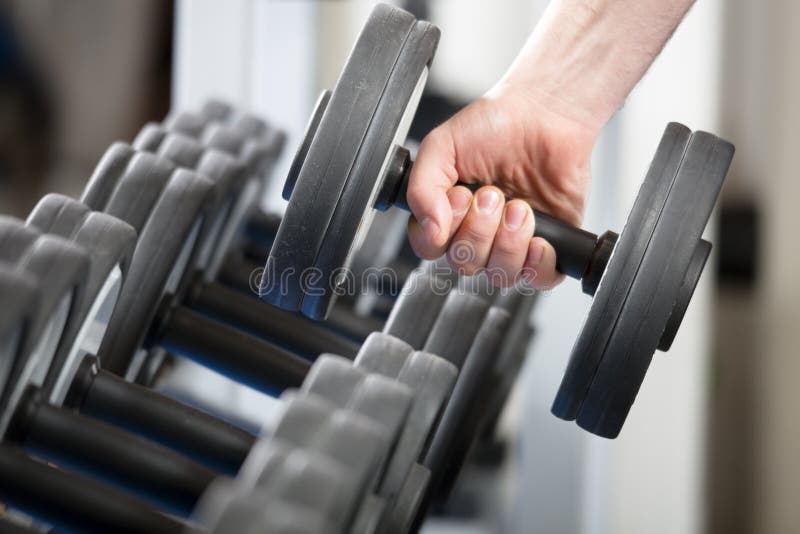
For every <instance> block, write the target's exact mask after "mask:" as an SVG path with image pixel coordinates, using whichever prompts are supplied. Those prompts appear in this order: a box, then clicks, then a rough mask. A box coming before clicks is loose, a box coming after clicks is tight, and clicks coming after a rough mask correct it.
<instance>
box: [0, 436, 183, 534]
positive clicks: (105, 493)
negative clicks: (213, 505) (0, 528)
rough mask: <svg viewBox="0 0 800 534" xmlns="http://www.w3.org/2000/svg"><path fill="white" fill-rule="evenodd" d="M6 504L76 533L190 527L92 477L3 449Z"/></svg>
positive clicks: (0, 492) (0, 461) (169, 533)
mask: <svg viewBox="0 0 800 534" xmlns="http://www.w3.org/2000/svg"><path fill="white" fill-rule="evenodd" d="M0 480H2V483H0V501H2V502H3V504H5V505H6V506H9V507H11V508H14V509H16V510H19V511H21V512H22V513H24V514H26V515H29V516H31V517H34V518H36V519H39V520H40V521H43V522H45V523H48V524H51V525H53V526H54V527H56V528H57V529H64V530H67V531H70V532H103V533H105V532H118V533H126V534H177V533H179V532H183V531H184V526H183V525H182V524H181V523H180V522H179V521H177V520H175V519H173V518H170V517H167V516H165V515H162V514H159V513H157V512H156V511H154V510H153V509H152V507H151V506H148V505H147V504H145V503H143V502H141V501H139V500H137V499H134V498H132V497H130V496H129V495H126V494H125V493H122V492H120V491H118V490H116V489H114V488H111V487H108V486H106V485H105V484H101V483H99V482H97V481H95V480H92V479H90V478H84V477H82V476H78V475H75V474H73V473H67V472H64V471H62V470H60V469H57V468H55V467H52V466H50V465H48V464H45V463H42V462H38V461H36V460H33V459H31V458H30V457H28V456H27V455H26V454H24V453H23V452H22V451H20V450H17V449H15V448H13V447H9V446H8V445H1V444H0Z"/></svg>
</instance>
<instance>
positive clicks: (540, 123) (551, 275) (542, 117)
mask: <svg viewBox="0 0 800 534" xmlns="http://www.w3.org/2000/svg"><path fill="white" fill-rule="evenodd" d="M551 101H552V100H548V99H546V98H540V97H537V96H535V95H532V94H531V92H530V91H526V92H523V91H522V90H519V89H517V88H515V87H514V86H512V85H510V84H504V85H500V86H498V87H496V88H495V89H493V90H492V91H490V92H489V93H487V95H486V96H484V97H482V98H481V99H479V100H477V101H475V102H473V103H472V104H470V105H469V106H467V107H466V108H464V109H463V110H461V111H460V112H459V113H457V114H456V115H454V116H453V117H452V118H451V119H449V120H448V121H447V122H445V123H443V124H442V125H440V126H439V127H437V128H436V129H435V130H433V131H432V132H431V133H430V134H429V135H428V136H427V137H426V138H425V139H424V140H423V142H422V144H421V145H420V149H419V153H418V156H417V159H416V162H415V163H414V166H413V168H412V170H411V176H410V179H409V186H408V194H407V199H408V204H409V207H410V208H411V211H412V213H413V215H414V216H413V217H412V218H411V220H410V222H409V231H408V233H409V240H410V242H411V245H412V247H413V248H414V251H415V252H416V253H417V255H418V256H420V257H421V258H424V259H434V258H438V257H439V256H441V255H442V254H443V253H445V251H446V252H447V254H448V260H449V262H450V265H451V266H452V268H453V269H454V270H456V271H457V272H459V273H462V274H466V275H473V274H476V273H477V272H479V271H480V270H482V269H485V270H486V272H487V274H488V275H489V278H490V279H491V280H492V282H493V283H494V284H495V285H498V286H508V285H512V284H514V283H515V282H516V281H517V280H518V279H519V277H520V276H521V277H522V278H523V279H524V280H525V281H526V282H527V283H528V284H529V285H531V286H532V287H534V288H536V289H545V288H550V287H553V286H554V285H555V284H557V283H558V282H559V281H560V280H561V278H563V277H562V275H560V274H559V273H558V272H557V271H556V270H555V265H556V253H555V250H554V249H553V247H552V246H551V245H550V244H549V243H548V242H547V241H545V240H544V239H542V238H540V237H531V236H532V235H533V231H534V227H535V224H536V223H535V218H534V216H533V212H532V209H531V206H533V207H535V208H536V209H537V210H540V211H543V212H546V213H549V214H551V215H553V216H555V217H557V218H559V219H561V220H563V221H565V222H568V223H571V224H575V225H577V224H580V222H581V219H582V214H583V208H584V201H585V198H586V193H587V190H588V186H589V181H590V157H591V152H592V148H593V146H594V143H595V139H596V137H597V135H598V133H599V128H595V127H592V126H589V125H587V124H584V123H580V122H578V121H576V120H575V118H572V117H569V116H567V114H563V113H559V112H557V111H555V109H556V108H557V107H558V106H551V105H549V102H551ZM457 181H460V182H465V183H480V184H484V186H483V187H481V188H480V189H478V190H477V191H476V192H475V193H474V195H473V193H472V192H470V191H469V189H467V188H466V187H463V186H455V187H454V185H455V183H456V182H457ZM504 195H505V196H507V197H508V198H511V199H513V200H509V201H508V202H505V201H504Z"/></svg>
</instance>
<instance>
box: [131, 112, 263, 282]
mask: <svg viewBox="0 0 800 534" xmlns="http://www.w3.org/2000/svg"><path fill="white" fill-rule="evenodd" d="M133 147H134V148H135V149H137V150H142V151H147V152H152V153H155V154H157V155H159V156H161V157H163V158H166V159H168V160H170V161H171V162H172V163H174V164H175V165H177V166H178V167H181V168H185V169H189V170H192V171H196V172H197V173H199V174H201V175H203V176H205V177H206V178H208V179H209V180H211V181H212V182H214V186H215V188H216V190H217V205H216V206H215V207H214V208H213V210H214V211H215V212H216V213H215V215H214V217H213V221H212V223H211V227H210V230H209V233H208V237H207V239H206V241H205V245H204V247H203V250H202V251H201V252H200V258H199V260H198V261H199V264H200V266H201V267H202V268H203V269H206V270H211V271H213V273H209V275H208V276H207V279H213V278H214V277H215V275H216V271H217V269H218V267H219V265H220V264H221V263H222V261H223V259H224V256H225V253H226V252H227V250H228V246H229V244H230V241H231V240H232V238H233V235H234V234H235V232H236V230H237V229H238V228H239V226H240V225H241V223H242V221H241V219H242V215H243V213H244V212H245V210H244V209H241V208H237V204H239V203H246V204H247V205H248V206H249V205H250V203H252V202H253V200H252V199H251V198H248V196H247V195H245V194H244V189H245V187H246V185H247V181H248V179H249V176H248V175H247V173H246V172H245V168H244V166H243V165H241V164H240V163H239V162H238V160H237V159H236V158H234V157H233V156H232V155H231V154H228V153H225V152H222V151H219V150H216V149H214V148H210V147H206V146H205V145H203V144H201V143H200V142H199V141H197V140H196V139H194V138H192V137H189V136H186V135H183V134H180V133H176V132H170V131H169V130H167V129H166V128H165V127H163V126H160V125H157V124H154V123H150V124H147V125H146V126H145V127H144V128H143V129H142V130H141V132H139V135H138V136H137V137H136V139H135V140H134V142H133Z"/></svg>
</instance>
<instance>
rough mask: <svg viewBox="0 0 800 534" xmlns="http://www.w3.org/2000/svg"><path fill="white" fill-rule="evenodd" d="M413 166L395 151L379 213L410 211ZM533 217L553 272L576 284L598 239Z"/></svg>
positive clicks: (560, 223)
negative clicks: (551, 258) (551, 251)
mask: <svg viewBox="0 0 800 534" xmlns="http://www.w3.org/2000/svg"><path fill="white" fill-rule="evenodd" d="M413 165H414V162H413V161H411V156H410V154H409V152H408V150H407V149H405V148H403V147H395V149H394V154H393V156H392V159H391V161H390V164H389V169H388V171H387V173H386V182H385V184H384V186H383V190H382V191H381V193H380V194H379V195H378V201H377V202H376V205H375V207H376V208H377V209H381V210H382V209H386V208H387V207H389V206H391V205H394V206H397V207H400V208H402V209H405V210H409V211H410V208H409V206H408V201H407V200H406V193H407V192H408V177H409V174H410V172H411V168H412V167H413ZM458 185H462V186H464V187H467V188H469V189H470V190H471V191H475V190H477V189H478V188H479V187H481V184H465V183H461V182H459V183H458ZM533 213H534V215H535V217H536V228H535V230H534V232H533V235H534V236H537V237H542V238H544V239H546V240H547V242H548V243H550V244H551V245H552V246H553V248H554V249H555V251H556V269H558V271H559V272H561V273H563V274H565V275H567V276H569V277H570V278H575V279H578V280H580V279H581V278H583V276H584V274H586V272H587V271H588V270H589V268H590V263H591V261H592V254H593V253H594V250H595V248H597V243H598V239H597V235H595V234H593V233H591V232H587V231H586V230H583V229H581V228H577V227H575V226H572V225H571V224H567V223H565V222H563V221H560V220H558V219H556V218H555V217H553V216H551V215H548V214H547V213H543V212H541V211H538V210H534V211H533Z"/></svg>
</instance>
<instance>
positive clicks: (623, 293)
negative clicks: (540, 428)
mask: <svg viewBox="0 0 800 534" xmlns="http://www.w3.org/2000/svg"><path fill="white" fill-rule="evenodd" d="M690 135H691V132H690V131H689V129H688V128H686V127H685V126H683V125H680V124H676V123H670V124H668V125H667V128H666V130H665V131H664V134H663V136H662V137H661V141H660V143H659V145H658V148H657V149H656V153H655V156H654V157H653V161H652V162H651V163H650V168H649V169H648V171H647V175H646V176H645V179H644V181H643V182H642V185H641V186H640V188H639V193H638V194H637V196H636V201H635V202H634V204H633V207H632V209H631V211H630V214H629V215H628V220H627V222H626V223H625V227H624V229H623V231H622V233H621V234H620V236H619V239H618V240H617V243H616V246H615V247H614V251H613V252H612V255H611V258H610V259H609V261H608V265H607V267H606V270H605V273H604V274H603V277H602V279H601V281H600V285H599V286H598V288H597V292H596V293H595V295H594V299H593V300H592V305H591V308H590V309H589V313H588V315H587V317H586V320H585V322H584V324H583V328H582V329H581V332H580V334H579V335H578V338H577V339H576V341H575V344H574V346H573V348H572V354H571V356H570V359H569V363H568V365H567V369H566V371H565V372H564V378H563V379H562V381H561V385H560V387H559V389H558V393H557V394H556V398H555V400H554V401H553V406H552V409H551V410H552V412H553V414H554V415H556V416H557V417H560V418H562V419H567V420H573V419H575V417H577V415H578V411H579V409H580V405H581V403H582V402H583V399H584V397H585V396H586V392H587V391H588V389H589V386H590V384H591V382H592V380H593V379H594V376H595V373H596V372H597V367H598V366H599V365H600V361H601V359H602V356H603V351H604V350H605V346H606V344H607V343H608V339H609V338H610V337H611V334H612V333H613V331H614V328H615V324H616V321H617V317H618V316H619V314H620V312H621V310H622V308H623V306H624V305H625V298H626V297H627V294H628V290H629V289H630V287H631V284H632V282H633V279H634V278H635V276H636V271H637V270H638V269H639V265H640V264H641V262H642V258H643V257H644V254H645V252H646V250H647V244H648V243H649V242H650V236H651V235H652V234H653V229H654V228H655V225H656V223H657V222H658V217H659V214H660V213H661V210H662V209H663V206H664V203H665V202H666V199H667V195H668V194H669V190H670V188H671V187H672V183H673V181H674V179H675V174H676V173H677V171H678V167H679V166H680V163H681V160H682V159H683V155H684V152H685V150H686V146H687V144H688V142H689V137H690Z"/></svg>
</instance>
